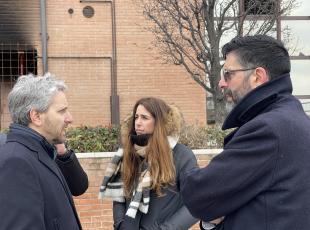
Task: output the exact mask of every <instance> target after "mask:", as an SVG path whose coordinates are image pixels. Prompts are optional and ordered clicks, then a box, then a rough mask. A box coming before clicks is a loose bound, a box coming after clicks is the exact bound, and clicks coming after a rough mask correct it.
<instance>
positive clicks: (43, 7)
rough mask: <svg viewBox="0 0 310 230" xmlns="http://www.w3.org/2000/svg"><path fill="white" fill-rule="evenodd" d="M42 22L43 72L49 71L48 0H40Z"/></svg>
mask: <svg viewBox="0 0 310 230" xmlns="http://www.w3.org/2000/svg"><path fill="white" fill-rule="evenodd" d="M40 19H41V21H40V24H41V43H42V62H43V74H44V73H46V72H47V71H48V65H47V26H46V0H40Z"/></svg>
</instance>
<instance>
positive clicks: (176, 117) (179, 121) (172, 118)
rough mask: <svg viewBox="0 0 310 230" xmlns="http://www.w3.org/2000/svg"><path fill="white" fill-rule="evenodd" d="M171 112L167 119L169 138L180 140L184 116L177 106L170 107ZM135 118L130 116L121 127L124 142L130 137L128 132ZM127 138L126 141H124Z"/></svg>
mask: <svg viewBox="0 0 310 230" xmlns="http://www.w3.org/2000/svg"><path fill="white" fill-rule="evenodd" d="M169 107H170V111H169V113H168V116H167V119H166V124H165V126H166V129H167V134H168V136H171V137H174V138H177V139H178V138H179V136H180V133H181V128H182V125H183V116H182V114H181V112H180V110H179V109H178V108H177V107H176V106H175V105H169ZM133 119H134V116H133V114H131V115H130V116H128V117H127V118H126V119H125V120H124V122H123V123H122V126H121V135H122V140H126V137H127V136H128V132H129V130H130V124H131V122H132V121H133ZM124 138H125V139H124Z"/></svg>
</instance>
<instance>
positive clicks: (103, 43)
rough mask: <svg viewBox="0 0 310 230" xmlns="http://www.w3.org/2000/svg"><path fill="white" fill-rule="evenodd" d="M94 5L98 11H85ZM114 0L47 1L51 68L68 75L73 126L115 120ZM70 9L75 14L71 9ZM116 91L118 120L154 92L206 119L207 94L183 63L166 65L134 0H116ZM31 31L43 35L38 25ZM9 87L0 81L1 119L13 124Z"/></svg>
mask: <svg viewBox="0 0 310 230" xmlns="http://www.w3.org/2000/svg"><path fill="white" fill-rule="evenodd" d="M85 6H92V7H93V9H94V12H95V14H94V16H93V17H91V18H86V17H84V16H83V13H82V11H83V8H84V7H85ZM111 7H112V3H111V1H102V2H99V1H94V2H91V1H89V2H83V1H76V0H67V1H60V0H46V15H47V16H46V19H47V33H48V41H47V63H48V71H50V72H51V73H54V74H56V75H57V76H59V77H60V78H61V79H63V80H65V82H66V83H67V85H68V86H69V91H68V96H69V103H70V110H71V112H72V114H73V117H74V125H75V126H79V125H81V124H83V125H106V124H109V123H111V108H110V96H111V57H112V52H113V50H112V17H111V12H112V11H111ZM69 9H72V10H73V13H72V14H70V13H69ZM115 16H116V17H115V22H116V27H115V28H116V36H115V37H116V63H117V94H118V95H119V104H120V106H119V107H120V108H119V109H120V119H121V120H122V119H123V118H124V117H125V116H126V115H127V114H128V113H129V112H130V110H131V108H132V106H133V104H134V103H135V101H136V100H137V99H138V98H140V97H143V96H156V97H160V98H162V99H164V100H166V101H167V102H169V103H174V104H176V105H177V106H178V107H179V108H180V109H181V110H182V112H183V114H184V118H185V120H186V121H187V122H189V123H194V122H198V123H202V124H205V123H206V94H205V91H204V90H203V89H202V88H201V87H200V86H198V84H197V83H195V82H194V80H192V79H191V78H190V77H189V76H188V74H187V73H186V71H185V70H184V69H183V68H182V67H181V66H175V65H168V64H163V61H162V60H161V59H158V51H157V50H156V49H155V48H154V47H152V45H151V41H152V39H153V36H152V35H151V34H150V33H149V32H146V31H145V29H144V27H145V26H146V25H147V22H146V20H145V19H144V17H143V15H142V13H141V12H140V11H139V8H138V7H137V5H136V1H133V0H122V1H117V0H115ZM33 33H35V34H39V33H40V28H37V30H34V31H33ZM34 37H35V39H33V42H34V43H35V44H34V45H35V47H36V48H37V50H38V55H39V58H38V73H40V74H41V73H42V51H41V46H42V45H41V41H40V39H39V40H38V37H39V36H34ZM8 87H11V86H10V85H4V84H3V83H1V102H2V103H1V113H0V114H1V123H0V128H1V129H3V128H7V127H8V125H9V123H10V118H9V113H8V108H7V103H6V98H7V92H8V91H9V89H10V88H8Z"/></svg>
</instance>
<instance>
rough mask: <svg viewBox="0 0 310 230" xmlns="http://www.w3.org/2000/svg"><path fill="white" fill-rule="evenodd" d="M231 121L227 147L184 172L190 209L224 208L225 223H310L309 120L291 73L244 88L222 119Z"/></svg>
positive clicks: (276, 227)
mask: <svg viewBox="0 0 310 230" xmlns="http://www.w3.org/2000/svg"><path fill="white" fill-rule="evenodd" d="M234 127H238V128H237V129H235V130H234V131H233V132H232V133H231V134H230V135H228V136H227V137H226V139H225V145H224V150H223V152H222V153H220V154H219V155H218V156H216V157H215V158H214V159H213V160H212V161H211V162H210V164H209V165H208V166H206V167H205V168H202V169H195V170H192V171H191V172H189V173H187V174H186V175H185V176H184V178H183V183H182V185H181V193H182V195H183V197H184V203H185V204H186V206H187V207H188V209H189V210H190V212H191V213H192V214H193V215H194V216H196V217H198V218H201V219H202V220H204V221H210V220H212V219H216V218H218V217H222V216H225V219H224V222H223V226H222V227H223V229H224V230H291V229H294V230H297V229H298V230H308V229H309V227H310V179H309V175H310V167H309V162H310V120H309V117H308V116H307V115H306V114H305V112H304V110H303V108H302V105H301V104H300V102H299V101H298V100H297V99H296V98H295V97H294V96H292V85H291V80H290V77H289V75H288V74H287V75H284V76H280V78H278V79H275V80H272V81H270V82H267V83H265V84H263V85H261V86H260V87H258V88H256V89H254V90H253V91H251V92H250V93H249V94H248V95H246V96H245V97H244V98H243V100H242V101H241V102H240V103H239V104H237V105H236V107H235V108H234V109H233V110H232V112H231V113H230V114H229V116H228V117H227V119H226V121H225V122H224V125H223V128H224V129H227V128H234ZM193 191H194V192H193Z"/></svg>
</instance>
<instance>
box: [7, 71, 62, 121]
mask: <svg viewBox="0 0 310 230" xmlns="http://www.w3.org/2000/svg"><path fill="white" fill-rule="evenodd" d="M66 89H67V86H66V85H65V83H64V82H63V81H61V80H57V79H56V77H55V76H54V75H52V74H50V73H46V74H45V75H44V76H37V77H36V76H34V75H32V74H28V75H24V76H20V77H19V78H18V80H17V82H16V84H15V85H14V87H13V89H12V90H11V92H10V93H9V95H8V101H9V111H10V114H11V118H12V121H13V122H14V123H17V124H20V125H24V126H28V125H29V123H30V122H31V120H30V110H31V109H35V110H36V111H38V112H45V111H47V110H48V108H49V106H50V104H51V102H52V99H53V97H54V96H55V94H56V93H57V92H63V91H65V90H66Z"/></svg>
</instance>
